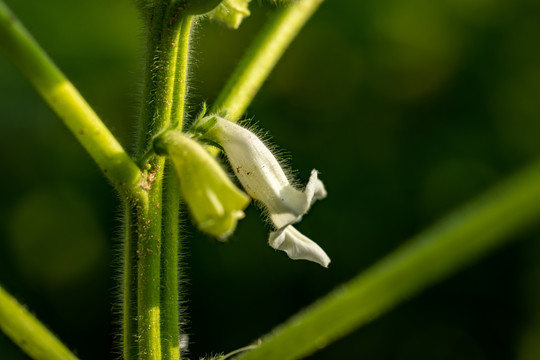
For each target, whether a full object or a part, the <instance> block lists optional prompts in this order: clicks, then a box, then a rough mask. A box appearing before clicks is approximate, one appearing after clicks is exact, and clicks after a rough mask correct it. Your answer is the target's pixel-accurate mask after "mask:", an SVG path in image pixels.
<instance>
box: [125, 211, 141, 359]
mask: <svg viewBox="0 0 540 360" xmlns="http://www.w3.org/2000/svg"><path fill="white" fill-rule="evenodd" d="M137 213H138V211H137V206H133V204H129V203H128V204H127V206H126V209H125V225H124V226H125V241H124V246H125V248H124V268H123V275H124V279H123V284H122V285H123V286H122V293H123V299H122V305H123V306H122V323H123V334H122V335H123V349H122V350H123V355H124V360H133V359H136V358H137V352H138V350H137V341H136V340H137V237H138V231H137Z"/></svg>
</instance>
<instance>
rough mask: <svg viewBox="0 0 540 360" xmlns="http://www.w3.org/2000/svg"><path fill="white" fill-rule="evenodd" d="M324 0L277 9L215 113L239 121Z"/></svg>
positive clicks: (224, 89)
mask: <svg viewBox="0 0 540 360" xmlns="http://www.w3.org/2000/svg"><path fill="white" fill-rule="evenodd" d="M321 3H322V0H299V1H295V2H293V3H291V4H290V5H288V6H286V7H283V8H280V9H278V10H276V12H275V14H273V16H272V18H271V19H270V20H269V21H268V23H267V24H266V25H265V26H264V28H263V29H262V31H261V32H260V33H259V35H258V36H257V38H256V39H255V41H254V42H253V44H252V45H251V46H250V48H249V49H248V50H247V52H246V54H245V55H244V57H243V58H242V60H241V61H240V64H239V65H238V67H237V68H236V69H235V71H234V72H233V74H232V76H231V77H230V79H229V80H228V82H227V84H226V85H225V87H224V88H223V90H222V92H221V93H220V95H219V96H218V99H217V100H216V102H215V104H214V106H213V108H212V112H214V113H215V112H219V113H222V114H223V115H224V116H226V117H227V119H229V120H233V121H235V120H238V119H239V118H240V116H242V114H243V113H244V112H245V111H246V109H247V107H248V106H249V104H250V103H251V101H252V100H253V98H254V97H255V95H256V94H257V91H259V88H260V87H261V85H262V84H263V83H264V81H265V80H266V78H267V77H268V75H269V74H270V72H271V71H272V69H273V68H274V66H275V65H276V63H277V62H278V60H279V59H280V58H281V56H282V55H283V53H284V52H285V50H286V49H287V47H288V46H289V44H290V43H291V42H292V41H293V40H294V38H295V37H296V35H297V34H298V33H299V32H300V30H301V29H302V27H303V26H304V24H305V23H306V22H307V21H308V20H309V18H310V17H311V15H313V13H314V12H315V10H317V8H318V7H319V5H320V4H321Z"/></svg>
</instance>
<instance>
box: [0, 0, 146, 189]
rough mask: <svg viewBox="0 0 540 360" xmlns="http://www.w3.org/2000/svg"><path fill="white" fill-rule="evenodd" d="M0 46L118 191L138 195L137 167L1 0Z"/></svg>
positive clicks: (138, 172) (139, 175) (139, 177)
mask: <svg viewBox="0 0 540 360" xmlns="http://www.w3.org/2000/svg"><path fill="white" fill-rule="evenodd" d="M0 49H2V50H3V51H4V53H5V54H6V56H7V57H8V58H9V59H10V60H11V61H12V62H13V63H14V64H15V66H17V67H18V68H19V70H20V71H21V72H22V73H23V74H24V75H25V76H26V77H27V78H28V80H29V81H30V83H32V85H33V86H34V87H35V88H36V90H37V91H38V92H39V94H40V95H41V96H42V97H43V98H44V99H45V101H46V102H47V103H48V104H49V106H50V107H51V108H52V109H53V110H54V111H55V112H56V114H57V115H58V116H59V117H60V118H61V119H62V120H63V121H64V123H65V125H66V126H67V127H68V128H69V129H70V130H71V132H72V133H73V135H75V137H76V138H77V140H78V141H79V142H80V143H81V144H82V145H83V147H84V148H85V149H86V151H88V153H89V154H90V156H92V158H93V159H94V160H95V161H96V163H97V164H98V165H99V167H100V168H101V170H102V171H103V173H104V174H105V176H107V178H108V179H109V180H110V181H111V182H112V183H113V184H114V186H115V187H116V188H117V189H118V190H119V192H120V193H121V194H122V195H133V194H134V195H135V196H141V193H142V190H141V188H140V186H139V185H140V183H141V174H140V170H139V168H138V167H137V166H136V164H135V163H134V162H133V161H132V160H131V158H130V157H129V156H128V154H127V153H126V152H125V151H124V149H123V148H122V146H121V145H120V144H119V143H118V141H117V140H116V138H115V137H114V136H113V135H112V134H111V132H110V131H109V129H107V127H106V126H105V125H104V124H103V123H102V122H101V120H100V119H99V117H98V116H97V115H96V113H95V112H94V111H93V110H92V108H91V107H90V106H89V105H88V104H87V103H86V101H85V100H84V99H83V97H82V96H81V95H80V94H79V92H78V91H77V89H75V87H74V86H73V85H72V84H71V82H69V80H68V79H67V78H66V77H65V76H64V74H62V72H61V71H60V70H59V69H58V68H57V67H56V65H55V64H54V63H53V62H52V60H51V59H50V58H49V57H48V56H47V55H46V54H45V52H44V51H43V49H41V47H40V46H39V45H38V44H37V42H36V41H35V40H34V39H33V38H32V36H31V35H30V34H29V33H28V31H27V30H26V29H25V28H24V26H23V25H22V24H21V23H20V22H19V21H18V19H17V18H16V17H15V15H14V14H13V13H12V12H11V11H10V10H9V9H8V7H7V6H6V5H5V3H4V2H3V1H1V0H0Z"/></svg>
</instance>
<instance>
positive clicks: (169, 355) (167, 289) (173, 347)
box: [161, 15, 193, 360]
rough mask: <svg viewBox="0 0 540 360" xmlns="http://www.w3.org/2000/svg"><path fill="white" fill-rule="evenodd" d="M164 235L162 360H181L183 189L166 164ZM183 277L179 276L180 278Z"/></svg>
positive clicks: (183, 60)
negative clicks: (180, 223)
mask: <svg viewBox="0 0 540 360" xmlns="http://www.w3.org/2000/svg"><path fill="white" fill-rule="evenodd" d="M192 24H193V16H189V15H187V16H185V17H184V18H183V19H182V20H181V27H180V36H179V39H178V46H177V56H176V61H177V62H176V75H175V84H174V91H173V107H172V110H171V124H170V128H171V129H176V130H181V129H182V124H183V121H184V114H185V107H186V93H187V81H188V63H189V47H190V36H191V27H192ZM162 202H163V230H162V231H163V232H162V254H161V262H162V277H163V279H162V292H161V309H162V315H163V316H162V321H161V329H162V334H161V339H162V341H161V348H162V356H163V360H179V359H180V356H181V353H180V338H179V335H180V321H181V320H180V318H179V302H180V300H181V299H179V296H181V294H180V292H179V275H181V271H180V270H179V266H180V262H179V259H178V256H179V252H180V251H181V239H180V231H179V224H178V217H179V213H180V188H179V186H178V178H177V177H176V174H175V172H174V167H173V166H172V164H171V163H170V162H169V161H167V162H166V165H165V181H164V183H163V199H162ZM179 273H180V274H179Z"/></svg>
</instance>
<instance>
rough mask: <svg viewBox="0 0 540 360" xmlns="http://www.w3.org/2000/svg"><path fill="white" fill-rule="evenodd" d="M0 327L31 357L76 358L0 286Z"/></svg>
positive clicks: (50, 359)
mask: <svg viewBox="0 0 540 360" xmlns="http://www.w3.org/2000/svg"><path fill="white" fill-rule="evenodd" d="M0 329H2V331H3V332H4V333H6V334H7V336H9V337H10V338H11V340H13V342H15V344H17V345H18V346H19V347H20V348H21V349H23V350H24V352H25V353H27V354H28V356H30V357H31V358H33V359H36V360H76V359H77V357H76V356H75V355H73V354H72V353H71V352H70V351H69V350H68V349H67V348H66V347H65V346H64V344H62V343H61V342H60V341H59V340H58V339H57V338H56V337H55V336H54V335H53V334H52V333H51V332H50V331H49V330H47V328H46V327H45V326H43V325H42V324H41V323H40V322H39V321H38V320H37V319H36V318H35V317H34V316H32V314H30V313H29V312H28V311H27V310H26V309H25V308H24V307H23V306H22V305H21V304H19V303H18V302H17V300H15V299H14V298H13V297H11V296H10V295H9V294H8V293H7V292H6V291H5V290H4V289H3V288H2V287H1V286H0Z"/></svg>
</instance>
